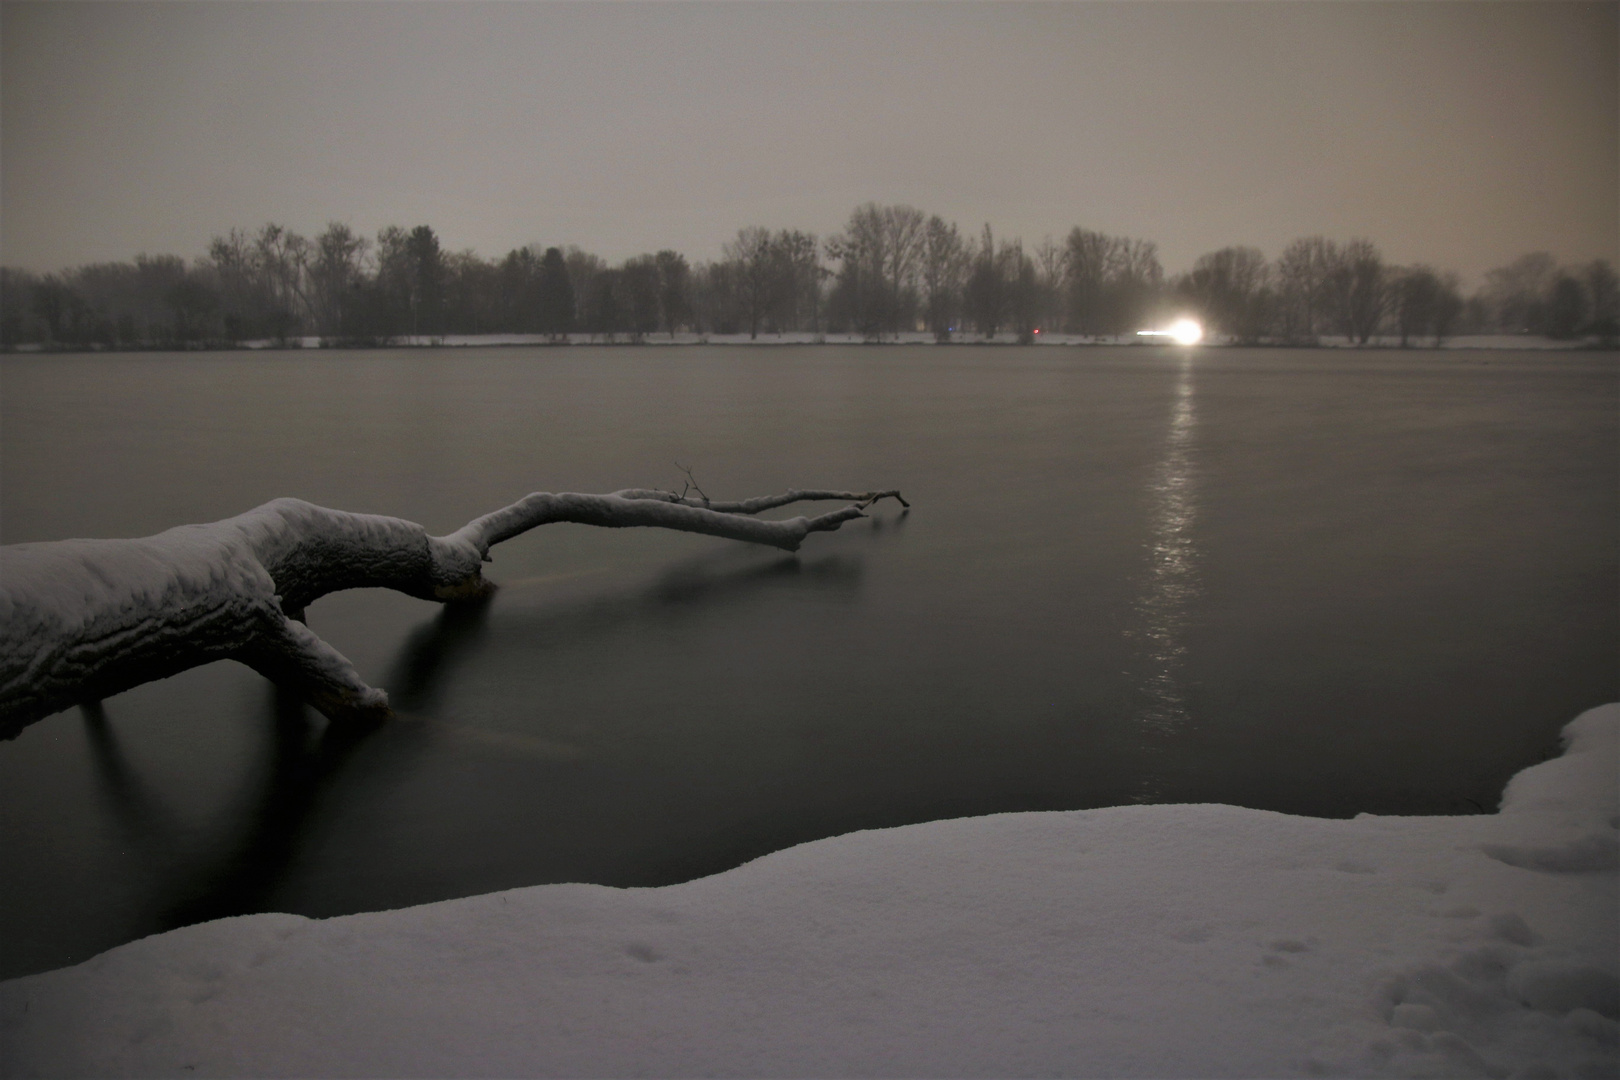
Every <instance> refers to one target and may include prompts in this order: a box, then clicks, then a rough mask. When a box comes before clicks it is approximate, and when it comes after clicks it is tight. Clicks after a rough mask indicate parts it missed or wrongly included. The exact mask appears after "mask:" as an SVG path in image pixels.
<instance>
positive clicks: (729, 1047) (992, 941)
mask: <svg viewBox="0 0 1620 1080" xmlns="http://www.w3.org/2000/svg"><path fill="white" fill-rule="evenodd" d="M1564 737H1565V743H1566V748H1565V752H1564V754H1563V755H1562V756H1561V757H1558V758H1556V759H1554V760H1551V761H1547V762H1545V763H1543V764H1540V765H1536V766H1534V767H1532V768H1529V769H1526V770H1524V771H1523V772H1521V773H1519V774H1518V776H1516V777H1515V778H1514V779H1513V781H1512V783H1511V784H1510V785H1509V786H1508V788H1507V790H1506V793H1505V794H1504V796H1503V800H1502V806H1501V809H1500V811H1499V812H1498V813H1496V814H1493V815H1480V816H1470V817H1429V818H1415V817H1414V818H1400V817H1374V816H1370V815H1362V816H1360V817H1358V818H1355V819H1354V820H1350V821H1342V820H1323V819H1314V818H1301V817H1291V816H1287V815H1283V814H1276V813H1268V812H1262V811H1257V810H1246V809H1241V808H1237V807H1231V806H1219V805H1196V806H1129V807H1117V808H1112V809H1103V810H1088V811H1078V812H1065V813H1032V814H1002V815H996V816H991V817H983V818H971V819H962V820H955V821H939V822H932V823H929V824H924V825H913V826H909V827H906V828H899V829H888V830H879V831H872V832H862V833H855V834H851V835H848V836H842V837H837V838H834V839H830V840H823V841H819V842H816V843H811V844H805V845H803V846H801V847H796V848H793V849H790V850H787V851H783V852H779V853H777V854H774V855H770V856H767V857H765V858H762V859H759V860H758V861H756V862H752V863H749V864H747V865H745V866H742V867H739V868H737V869H735V870H732V871H729V872H727V873H724V874H719V875H716V876H714V877H710V878H705V879H702V880H698V881H692V882H688V883H686V884H682V885H674V886H669V887H665V888H657V889H612V888H605V887H600V886H591V885H547V886H539V887H535V888H528V889H518V890H513V891H510V892H504V893H497V894H492V895H488V896H479V897H473V898H470V899H464V900H454V901H448V902H445V903H439V904H430V905H426V906H423V907H416V908H408V909H405V910H400V911H389V912H378V913H372V914H363V915H352V916H347V917H344V918H335V919H328V920H321V921H315V920H310V919H304V918H299V917H295V916H292V915H255V916H248V917H243V918H236V919H225V920H221V921H218V922H213V923H207V924H203V925H200V926H193V927H189V928H186V929H183V930H177V931H173V932H171V933H168V934H163V935H159V936H156V937H152V938H148V939H146V940H144V941H138V942H134V943H132V944H129V945H125V946H122V947H120V948H117V949H113V950H111V951H110V952H107V953H105V954H103V955H102V956H100V957H97V958H96V959H94V960H91V961H89V962H87V963H85V964H81V965H79V966H77V967H73V968H67V969H64V970H61V971H56V972H49V973H46V974H42V975H36V976H30V977H28V978H24V979H17V980H13V981H11V982H8V983H4V984H0V1071H3V1072H4V1073H5V1074H6V1075H12V1076H32V1075H50V1076H89V1075H98V1076H114V1075H116V1076H146V1075H172V1076H206V1075H212V1076H225V1075H266V1076H288V1075H299V1076H361V1075H393V1076H472V1075H485V1076H488V1075H502V1076H627V1075H642V1074H652V1075H660V1076H689V1075H699V1074H703V1075H722V1076H740V1075H749V1076H812V1075H813V1076H919V1075H928V1076H1036V1075H1063V1076H1150V1077H1171V1076H1175V1077H1271V1076H1320V1075H1350V1076H1414V1077H1417V1076H1433V1077H1438V1076H1490V1077H1503V1078H1506V1077H1519V1078H1531V1077H1544V1078H1545V1077H1597V1076H1614V1075H1616V1073H1617V1072H1620V1022H1617V1021H1620V955H1617V944H1620V943H1617V931H1620V918H1617V916H1620V910H1617V894H1616V879H1617V871H1616V857H1615V853H1616V837H1617V827H1620V792H1617V788H1620V771H1617V767H1620V766H1617V756H1620V754H1617V743H1620V705H1606V706H1603V707H1601V708H1598V709H1593V710H1591V711H1589V712H1587V713H1584V714H1583V715H1581V716H1580V717H1578V718H1577V719H1576V720H1574V721H1573V722H1571V723H1570V724H1569V725H1568V726H1567V727H1566V728H1565V730H1564Z"/></svg>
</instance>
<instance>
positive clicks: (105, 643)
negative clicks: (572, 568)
mask: <svg viewBox="0 0 1620 1080" xmlns="http://www.w3.org/2000/svg"><path fill="white" fill-rule="evenodd" d="M887 498H892V499H896V500H898V501H899V502H900V503H901V505H909V504H907V503H906V501H905V500H904V499H903V498H901V497H900V493H899V492H898V491H868V492H864V493H856V492H849V491H827V490H806V491H798V490H795V491H788V492H784V493H783V494H781V495H772V496H766V497H763V498H757V499H748V500H745V501H743V502H711V501H710V500H708V499H693V498H688V497H686V496H685V495H677V494H675V493H673V492H667V491H657V490H644V489H628V490H625V491H618V492H614V493H613V494H610V495H579V494H551V493H549V492H536V493H535V494H532V495H529V496H526V497H525V498H522V499H520V500H518V501H517V502H515V503H513V504H512V505H510V506H507V507H505V508H503V509H500V510H497V511H495V512H494V513H492V514H485V515H484V516H483V517H480V518H477V519H475V520H473V521H470V522H468V523H467V524H466V525H464V526H462V527H461V528H460V529H458V530H456V531H455V532H453V533H451V534H450V535H448V536H429V535H428V533H427V530H426V529H424V528H423V527H422V526H420V525H417V524H415V523H414V522H409V521H402V520H400V519H399V518H391V517H379V516H376V515H372V514H350V513H344V512H343V511H339V510H328V509H326V508H324V507H320V506H314V505H312V504H310V503H307V502H304V501H302V500H300V499H276V500H274V501H273V502H268V503H265V504H264V505H263V506H260V507H257V508H256V509H253V510H249V511H248V512H247V513H245V514H240V515H238V516H236V517H233V518H227V519H226V520H224V521H216V522H213V523H211V524H206V525H184V526H181V527H179V528H175V529H170V530H168V531H167V532H163V533H159V534H158V535H156V536H148V537H145V538H142V539H137V540H59V541H51V542H46V543H36V544H16V545H12V546H10V547H5V548H0V739H10V738H15V737H16V735H17V734H18V733H19V732H20V731H22V729H23V728H25V727H26V726H28V725H29V724H31V723H33V722H35V721H36V720H40V719H43V718H44V717H46V716H49V715H50V714H52V713H54V712H57V711H59V710H61V709H65V708H68V707H69V706H72V705H76V704H82V703H87V702H93V701H98V700H100V699H101V698H104V697H107V696H110V695H112V694H116V693H119V692H120V691H123V690H128V689H129V688H131V687H134V686H138V685H140V684H141V683H144V682H150V681H151V680H153V679H160V678H164V677H166V676H169V675H173V674H175V673H177V672H180V671H184V670H186V669H187V668H192V667H196V666H198V665H200V664H206V663H209V662H211V661H214V660H221V659H233V660H239V661H241V662H242V663H244V664H247V665H248V666H249V667H251V668H253V669H254V670H256V671H258V672H260V673H261V674H263V675H265V676H266V677H267V678H270V679H273V680H275V681H276V682H278V683H281V684H284V685H288V686H290V687H293V688H295V689H296V690H297V691H298V692H300V693H301V694H302V695H303V696H304V698H305V699H306V700H308V701H309V703H310V704H312V705H314V706H315V707H316V708H317V709H319V710H320V711H321V712H323V713H325V714H326V715H327V716H329V717H331V718H333V719H366V718H372V719H376V718H381V717H385V716H387V715H388V695H387V694H386V693H384V692H383V691H381V690H378V689H376V688H374V687H371V686H368V685H366V683H365V681H364V680H363V679H361V678H360V676H359V674H358V673H357V672H356V671H355V669H354V665H352V664H351V663H349V661H348V660H347V659H345V658H344V657H343V655H342V654H341V653H339V652H338V651H337V650H336V649H333V648H332V647H331V646H330V645H328V644H327V643H326V642H324V641H322V640H321V639H320V638H319V637H317V636H316V635H315V634H314V633H313V632H312V631H311V630H310V629H309V628H308V627H307V626H305V625H304V622H303V619H304V608H305V607H306V606H308V605H309V604H310V603H311V602H313V601H315V600H317V599H319V598H320V597H322V596H325V595H326V594H327V593H331V592H337V591H338V590H340V589H354V588H361V587H381V588H389V589H397V590H398V591H400V592H403V593H406V594H408V595H411V596H416V597H420V598H422V599H425V600H438V601H453V600H458V599H464V598H469V597H474V596H479V595H483V594H484V593H486V592H488V591H489V590H490V589H491V588H492V586H491V585H490V583H489V582H487V581H485V580H484V577H483V574H482V567H481V564H482V563H484V562H488V561H489V549H490V548H491V547H493V546H494V545H496V544H498V543H500V542H501V541H503V540H510V539H511V538H512V537H514V536H518V535H520V534H522V533H525V532H527V531H529V530H530V529H533V528H535V527H537V526H540V525H549V524H551V523H553V522H559V521H566V522H576V523H579V524H584V525H599V526H602V527H605V528H626V527H629V526H650V527H656V528H664V529H679V530H682V531H685V532H696V533H704V534H706V535H709V536H720V537H725V538H727V539H731V540H743V541H747V542H749V543H754V544H767V545H769V546H771V547H777V548H781V549H783V550H785V551H796V550H798V547H799V545H800V544H801V543H802V542H803V541H804V538H805V537H806V536H808V535H810V534H811V533H814V532H827V531H831V530H833V529H837V528H838V527H839V526H840V525H842V524H843V523H844V522H846V521H850V520H852V519H854V518H859V517H864V516H865V515H864V513H863V512H862V511H864V510H865V508H866V507H868V506H870V505H871V504H872V503H874V502H876V501H877V500H879V499H887ZM817 501H823V502H825V501H841V502H846V503H848V504H849V505H846V506H844V507H843V508H841V509H838V510H833V511H830V512H828V513H825V514H821V515H818V516H816V517H802V516H801V517H795V518H789V519H787V520H783V521H767V520H762V519H760V518H757V517H755V516H754V515H756V514H758V513H760V512H761V511H763V510H769V509H774V508H776V507H781V506H788V505H791V504H793V503H799V502H817Z"/></svg>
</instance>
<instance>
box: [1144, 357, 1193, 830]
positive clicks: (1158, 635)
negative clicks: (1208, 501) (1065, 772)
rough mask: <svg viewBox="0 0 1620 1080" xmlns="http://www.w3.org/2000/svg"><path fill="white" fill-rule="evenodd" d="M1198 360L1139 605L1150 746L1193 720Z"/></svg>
mask: <svg viewBox="0 0 1620 1080" xmlns="http://www.w3.org/2000/svg"><path fill="white" fill-rule="evenodd" d="M1192 364H1193V360H1192V355H1191V353H1188V354H1186V355H1183V356H1182V358H1181V374H1180V378H1179V379H1178V380H1177V382H1176V399H1175V406H1174V408H1173V409H1172V410H1171V413H1170V425H1169V431H1168V433H1167V435H1166V438H1165V451H1164V457H1163V458H1162V459H1161V460H1160V461H1159V464H1158V466H1157V467H1156V468H1155V469H1154V471H1153V479H1152V481H1151V484H1150V486H1149V491H1150V493H1151V495H1152V500H1153V509H1152V519H1151V524H1150V527H1149V528H1150V531H1149V534H1148V572H1147V580H1146V587H1145V588H1144V589H1143V592H1142V596H1141V598H1140V599H1139V600H1138V601H1137V604H1136V616H1137V630H1136V632H1135V635H1134V636H1135V638H1136V641H1137V647H1138V650H1137V660H1138V664H1139V665H1140V667H1139V670H1140V671H1141V672H1142V674H1141V676H1140V682H1139V684H1138V688H1137V696H1138V705H1137V706H1136V709H1135V712H1134V714H1133V716H1132V720H1133V721H1134V722H1135V723H1136V725H1137V726H1138V728H1139V729H1140V730H1142V731H1143V732H1144V734H1146V735H1148V736H1149V740H1150V743H1151V742H1153V741H1156V740H1157V738H1159V737H1164V736H1168V735H1171V734H1173V733H1174V732H1175V731H1177V730H1178V729H1180V728H1181V727H1183V726H1184V725H1185V724H1186V723H1187V721H1188V720H1189V714H1188V710H1187V694H1186V688H1185V681H1184V679H1183V675H1182V667H1183V660H1184V658H1185V656H1186V652H1187V646H1186V642H1185V640H1184V639H1185V634H1186V630H1187V626H1188V624H1189V622H1190V621H1191V617H1192V606H1193V603H1194V601H1195V600H1196V599H1197V597H1198V591H1199V587H1198V555H1199V552H1198V547H1197V544H1196V543H1195V541H1194V539H1193V535H1192V530H1193V524H1194V522H1195V519H1196V516H1197V502H1196V484H1195V480H1196V476H1195V473H1194V469H1193V461H1192V446H1193V436H1194V434H1195V433H1196V430H1197V424H1198V416H1197V413H1196V411H1195V410H1194V407H1193V374H1192ZM1158 786H1159V785H1158V784H1157V783H1155V782H1154V780H1153V779H1152V778H1145V779H1144V782H1143V789H1142V790H1141V791H1140V792H1139V794H1138V801H1142V802H1151V801H1153V800H1154V798H1155V796H1156V789H1157V788H1158Z"/></svg>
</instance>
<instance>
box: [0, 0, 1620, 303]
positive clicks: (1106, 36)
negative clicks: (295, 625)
mask: <svg viewBox="0 0 1620 1080" xmlns="http://www.w3.org/2000/svg"><path fill="white" fill-rule="evenodd" d="M0 45H3V49H4V55H3V66H0V79H3V93H0V259H3V261H4V262H5V263H6V264H8V265H12V266H22V267H27V268H30V269H34V270H51V269H57V268H60V267H63V266H67V265H75V264H78V263H83V262H89V261H96V260H114V259H129V258H131V257H133V256H134V255H135V254H136V253H138V252H148V253H158V252H174V253H177V254H181V255H186V256H194V255H198V254H201V253H202V252H203V251H204V250H205V249H206V247H207V244H208V241H209V239H210V237H211V236H213V235H215V234H217V233H223V232H225V231H226V230H228V229H230V228H231V227H233V226H237V227H247V228H253V227H257V226H258V225H260V224H263V223H264V222H266V221H272V220H273V221H277V222H281V223H284V224H286V225H289V226H291V227H292V228H294V229H296V230H298V231H300V232H303V233H305V234H306V235H309V234H313V233H315V232H318V231H320V229H321V228H323V227H324V225H325V223H326V222H328V221H333V220H337V221H346V222H348V223H349V224H350V225H352V226H354V227H355V228H356V229H358V230H360V231H362V232H365V233H368V234H370V233H375V231H376V230H377V229H378V228H379V227H381V226H384V225H388V224H399V225H404V226H407V227H409V226H413V225H417V224H424V223H425V224H429V225H432V226H433V228H434V229H435V230H436V231H437V232H438V233H439V235H440V237H441V239H442V240H443V242H444V244H445V246H446V247H447V248H452V249H460V248H468V247H470V248H474V249H476V250H477V251H478V252H479V253H480V254H482V255H484V256H486V257H488V256H499V255H502V254H504V253H505V252H506V251H507V250H509V249H510V248H512V247H515V246H519V245H522V244H526V243H529V242H531V241H541V242H543V243H546V244H570V243H574V244H579V245H581V246H583V247H586V248H588V249H590V250H593V251H596V252H598V253H599V254H601V255H603V256H605V257H607V258H609V259H613V260H618V259H622V258H624V257H626V256H629V255H634V254H637V253H639V252H642V251H651V250H655V249H657V248H662V247H673V248H676V249H678V250H681V251H684V252H685V253H687V254H688V255H689V256H691V257H694V258H699V259H701V258H709V257H713V256H715V255H717V254H718V253H719V247H720V244H721V243H722V241H724V240H725V239H726V238H727V237H729V236H731V235H732V234H734V233H735V232H736V230H737V229H738V228H739V227H741V226H744V225H752V224H760V225H767V226H771V227H794V228H801V229H807V230H811V231H815V232H818V233H822V234H827V233H830V232H834V231H836V230H837V229H838V228H839V227H840V226H841V225H842V223H843V222H844V220H845V219H846V218H847V217H848V215H849V211H850V210H851V209H852V208H853V207H854V206H855V205H857V204H858V203H861V202H864V201H868V200H875V201H878V202H907V203H911V204H913V205H915V206H918V207H920V208H922V209H924V210H926V211H929V212H932V213H939V214H942V215H944V216H945V217H946V218H948V219H951V220H955V221H956V222H958V223H959V224H960V225H961V226H962V227H963V228H964V229H965V230H968V231H970V232H974V233H976V232H977V231H978V229H979V228H980V226H981V225H982V224H983V223H984V222H986V221H988V222H990V223H991V224H992V225H993V226H994V227H995V228H996V230H997V232H998V234H1004V235H1007V236H1022V237H1023V239H1024V240H1025V241H1026V242H1027V243H1034V242H1035V241H1038V240H1039V239H1040V238H1041V237H1042V236H1044V235H1046V234H1048V233H1050V234H1054V235H1055V236H1059V237H1061V235H1062V234H1063V233H1066V232H1067V231H1068V230H1069V228H1070V227H1072V226H1074V225H1084V226H1086V227H1089V228H1094V229H1100V230H1103V231H1106V232H1111V233H1120V234H1125V235H1131V236H1139V237H1143V238H1146V239H1150V240H1154V241H1157V242H1158V244H1159V246H1160V251H1161V254H1162V256H1163V258H1164V262H1165V265H1166V267H1167V269H1169V270H1171V271H1176V270H1181V269H1185V268H1186V267H1187V266H1189V265H1190V264H1191V262H1192V260H1193V259H1194V258H1196V257H1197V256H1198V255H1199V254H1201V253H1203V252H1206V251H1210V250H1214V249H1216V248H1219V247H1222V246H1224V245H1227V244H1234V243H1244V244H1252V245H1254V246H1257V247H1259V248H1261V249H1262V250H1264V251H1265V252H1266V254H1267V255H1269V256H1274V255H1276V254H1277V252H1278V251H1279V250H1280V249H1281V247H1282V246H1283V245H1284V244H1286V243H1287V242H1288V241H1289V240H1291V239H1293V238H1294V237H1296V236H1300V235H1305V234H1310V233H1323V234H1326V235H1328V236H1331V237H1335V238H1339V239H1349V238H1350V237H1353V236H1368V237H1371V238H1372V239H1373V240H1375V241H1376V242H1377V243H1378V244H1379V245H1380V246H1381V247H1382V248H1383V250H1384V253H1385V256H1386V258H1388V259H1390V260H1392V261H1395V262H1403V263H1404V262H1415V261H1427V262H1431V263H1434V264H1437V265H1439V266H1442V267H1445V268H1450V269H1456V270H1460V271H1462V272H1463V273H1464V274H1465V276H1466V277H1468V278H1469V279H1471V280H1477V279H1478V276H1479V275H1480V274H1481V272H1483V271H1484V270H1486V269H1488V268H1490V267H1492V266H1497V265H1501V264H1502V263H1505V262H1507V261H1509V260H1510V259H1512V258H1513V257H1515V256H1517V255H1519V254H1521V253H1523V252H1526V251H1531V250H1547V251H1551V252H1552V253H1553V254H1555V255H1556V256H1558V257H1559V258H1560V259H1562V260H1567V261H1577V260H1587V259H1591V258H1594V257H1598V256H1603V257H1607V258H1610V259H1614V258H1616V256H1617V254H1620V251H1617V248H1620V238H1617V234H1620V164H1617V161H1620V112H1617V104H1616V100H1617V89H1620V87H1617V84H1620V68H1617V50H1620V5H1616V4H1612V3H1606V4H1596V3H1591V4H1573V5H1563V4H1557V3H1533V4H1527V5H1519V4H1513V3H1481V4H1475V3H1467V2H1459V3H1422V4H1419V3H1411V4H1373V3H1356V4H1348V3H1346V4H1323V3H1304V2H1292V3H1250V4H1232V5H1229V4H1224V3H1213V2H1211V3H1193V4H1178V3H1151V4H1150V3H1121V4H1093V3H1057V4H1022V3H953V4H932V3H880V4H864V3H839V4H833V3H775V4H764V3H746V2H740V3H717V4H699V3H681V2H672V3H658V4H634V3H588V4H562V3H500V4H483V3H475V2H462V3H449V2H419V3H409V4H407V3H340V2H328V3H319V4H316V3H296V4H283V3H276V2H266V0H261V2H256V3H219V2H203V3H158V4H153V3H143V2H138V0H137V2H122V3H112V4H96V3H44V4H28V3H14V2H10V0H7V2H5V3H4V4H3V5H0Z"/></svg>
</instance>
